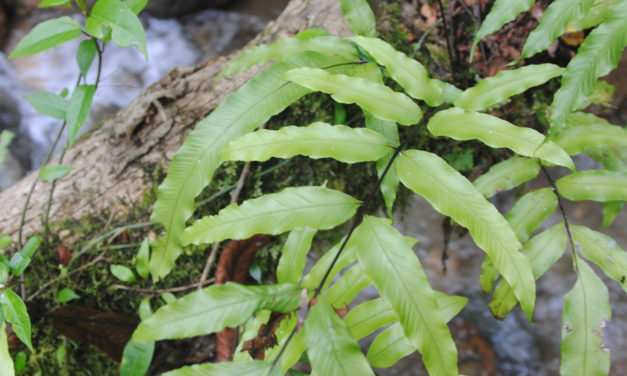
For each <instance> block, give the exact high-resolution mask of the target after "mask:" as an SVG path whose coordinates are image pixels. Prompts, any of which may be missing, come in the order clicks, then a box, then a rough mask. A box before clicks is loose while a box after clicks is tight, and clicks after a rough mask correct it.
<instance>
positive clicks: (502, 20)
mask: <svg viewBox="0 0 627 376" xmlns="http://www.w3.org/2000/svg"><path fill="white" fill-rule="evenodd" d="M534 3H535V0H496V1H495V2H494V5H493V6H492V10H491V11H490V13H488V15H487V16H486V18H485V20H484V21H483V22H482V23H481V27H480V28H479V31H477V35H475V40H474V41H473V42H472V48H471V49H470V61H472V57H473V55H474V52H475V48H476V47H477V44H478V43H479V41H481V39H483V38H484V37H486V36H487V35H490V34H492V33H494V32H495V31H497V30H500V29H501V27H502V26H503V25H505V24H506V23H508V22H510V21H513V20H514V19H516V17H517V16H518V15H519V14H520V13H522V12H525V11H527V10H529V8H531V6H532V5H533V4H534Z"/></svg>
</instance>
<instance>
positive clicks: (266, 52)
mask: <svg viewBox="0 0 627 376" xmlns="http://www.w3.org/2000/svg"><path fill="white" fill-rule="evenodd" d="M306 51H313V52H318V53H321V54H326V55H329V56H336V57H338V58H341V59H347V60H357V59H358V58H359V56H357V50H355V47H353V46H351V45H350V43H348V42H347V41H345V40H343V39H341V38H337V37H331V36H321V37H317V38H311V39H307V40H302V39H300V38H285V39H279V40H278V41H276V42H275V43H273V44H264V45H261V46H255V47H253V48H250V49H247V50H245V51H244V52H242V54H241V55H240V56H239V57H237V58H236V59H233V60H231V61H230V62H229V63H228V64H227V65H226V67H224V69H223V70H222V72H220V75H218V77H217V78H220V77H223V76H231V75H234V74H237V73H239V72H244V71H247V70H249V69H250V68H252V67H253V66H255V65H263V64H266V63H267V62H269V61H271V60H274V61H277V62H280V61H285V60H286V59H289V58H290V57H292V56H294V55H297V54H300V53H303V52H306Z"/></svg>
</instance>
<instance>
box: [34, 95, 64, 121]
mask: <svg viewBox="0 0 627 376" xmlns="http://www.w3.org/2000/svg"><path fill="white" fill-rule="evenodd" d="M24 99H26V101H27V102H28V103H29V104H30V105H31V106H33V108H34V109H35V111H37V112H38V113H40V114H42V115H44V116H48V117H51V118H54V119H59V120H65V111H66V110H67V105H68V102H67V100H65V99H64V98H63V97H62V96H60V95H57V94H54V93H51V92H49V91H38V92H36V93H32V94H26V95H25V96H24Z"/></svg>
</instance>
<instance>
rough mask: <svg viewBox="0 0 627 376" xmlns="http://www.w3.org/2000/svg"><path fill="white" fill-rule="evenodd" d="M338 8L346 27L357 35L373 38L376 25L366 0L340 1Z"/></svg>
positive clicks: (375, 32)
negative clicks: (340, 9) (340, 10)
mask: <svg viewBox="0 0 627 376" xmlns="http://www.w3.org/2000/svg"><path fill="white" fill-rule="evenodd" d="M340 7H341V8H342V14H343V15H344V20H346V23H347V24H348V27H350V28H351V30H353V32H354V33H355V34H357V35H364V36H367V37H374V36H375V35H376V34H377V23H376V21H375V18H374V13H373V12H372V9H371V8H370V4H368V1H367V0H340Z"/></svg>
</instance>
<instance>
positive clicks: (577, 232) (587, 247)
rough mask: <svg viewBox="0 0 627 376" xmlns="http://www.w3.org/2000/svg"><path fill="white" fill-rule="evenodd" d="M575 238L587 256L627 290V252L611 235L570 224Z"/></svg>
mask: <svg viewBox="0 0 627 376" xmlns="http://www.w3.org/2000/svg"><path fill="white" fill-rule="evenodd" d="M570 230H571V231H572V233H573V240H574V241H575V242H577V243H578V244H579V246H580V247H581V253H582V254H583V256H584V257H585V258H587V259H588V260H590V261H592V262H594V263H595V264H597V265H598V266H599V268H601V270H603V272H604V273H605V274H606V275H607V276H608V277H610V278H612V279H613V280H615V281H616V282H617V283H618V284H619V285H620V286H621V287H622V288H623V290H625V291H627V282H626V281H625V279H626V276H627V253H626V252H625V251H624V250H623V249H622V248H621V247H620V246H619V245H618V244H617V243H616V241H615V240H614V239H612V238H610V237H609V236H607V235H605V234H602V233H600V232H597V231H594V230H591V229H589V228H587V227H585V226H570Z"/></svg>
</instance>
